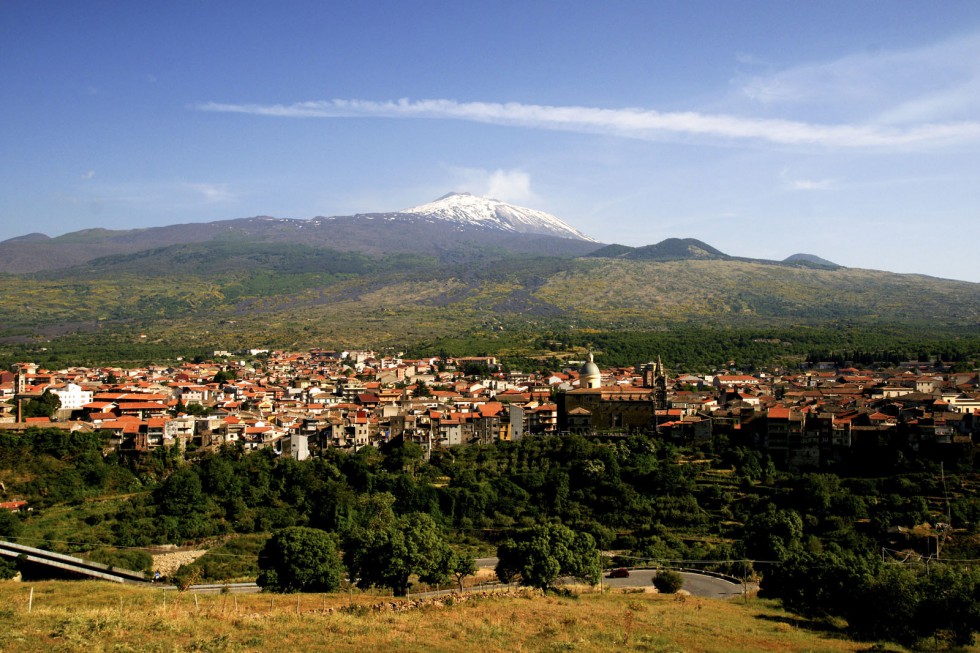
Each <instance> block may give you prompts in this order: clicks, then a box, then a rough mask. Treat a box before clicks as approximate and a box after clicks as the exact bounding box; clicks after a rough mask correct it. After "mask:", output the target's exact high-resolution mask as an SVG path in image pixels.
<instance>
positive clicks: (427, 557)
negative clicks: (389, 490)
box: [344, 495, 455, 596]
mask: <svg viewBox="0 0 980 653" xmlns="http://www.w3.org/2000/svg"><path fill="white" fill-rule="evenodd" d="M389 496H390V495H389ZM388 513H389V514H390V504H389V509H388ZM377 516H378V515H377V514H372V515H370V519H371V523H369V524H368V525H367V526H361V525H358V526H355V527H354V528H352V529H351V532H350V533H349V534H348V536H347V537H346V538H345V540H344V561H345V562H346V563H347V568H348V569H349V570H350V575H351V578H352V579H356V580H357V583H358V584H359V585H361V586H363V587H390V588H391V590H392V591H393V592H394V594H395V595H396V596H404V595H405V594H406V593H407V592H408V588H409V579H410V577H411V576H413V575H415V576H417V577H418V579H419V581H421V582H423V583H431V584H438V583H443V582H445V581H446V580H447V579H448V578H449V574H450V572H451V571H452V565H453V562H454V560H453V559H454V557H455V554H454V553H453V551H452V549H450V548H449V544H448V543H447V542H446V539H445V537H444V535H443V533H442V530H441V529H440V528H439V526H438V525H437V524H436V523H435V521H433V519H432V517H431V516H430V515H428V514H426V513H411V514H408V515H402V516H399V517H396V518H394V519H393V520H387V521H381V520H378V519H377Z"/></svg>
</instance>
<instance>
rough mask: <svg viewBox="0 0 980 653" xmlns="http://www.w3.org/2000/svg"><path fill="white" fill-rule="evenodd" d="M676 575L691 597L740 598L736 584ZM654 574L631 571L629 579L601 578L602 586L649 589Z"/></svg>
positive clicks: (738, 587) (739, 589)
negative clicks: (682, 580) (680, 578)
mask: <svg viewBox="0 0 980 653" xmlns="http://www.w3.org/2000/svg"><path fill="white" fill-rule="evenodd" d="M678 573H679V574H680V575H681V577H682V578H683V579H684V586H683V589H685V590H687V591H688V592H690V593H691V595H692V596H701V597H705V598H712V599H728V598H731V597H733V596H742V586H741V585H739V584H738V583H732V582H730V581H727V580H724V579H721V578H715V577H714V576H705V575H704V574H696V573H691V572H687V571H681V572H678ZM656 574H657V572H656V571H654V570H653V569H631V570H630V575H629V578H606V577H603V579H602V584H603V586H605V587H622V588H625V587H649V586H650V585H652V584H653V577H654V576H655V575H656Z"/></svg>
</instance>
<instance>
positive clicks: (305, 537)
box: [256, 526, 344, 592]
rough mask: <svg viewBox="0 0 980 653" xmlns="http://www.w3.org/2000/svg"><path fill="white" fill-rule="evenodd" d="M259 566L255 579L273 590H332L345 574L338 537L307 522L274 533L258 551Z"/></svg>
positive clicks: (263, 586) (338, 585)
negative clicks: (308, 524)
mask: <svg viewBox="0 0 980 653" xmlns="http://www.w3.org/2000/svg"><path fill="white" fill-rule="evenodd" d="M259 569H260V573H259V577H258V579H257V581H256V582H257V583H258V585H259V586H260V587H261V588H262V589H264V590H270V591H273V592H333V591H334V590H336V589H337V588H338V587H340V581H341V579H342V578H343V576H344V567H343V564H342V562H341V559H340V554H339V553H338V551H337V540H336V538H335V537H334V536H333V535H332V534H330V533H327V532H326V531H321V530H319V529H317V528H307V527H305V526H293V527H290V528H284V529H282V530H279V531H276V532H275V533H273V534H272V537H270V538H269V540H268V541H267V542H266V544H265V546H264V547H263V549H262V552H261V553H260V554H259Z"/></svg>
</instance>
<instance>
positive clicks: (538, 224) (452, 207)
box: [398, 193, 598, 243]
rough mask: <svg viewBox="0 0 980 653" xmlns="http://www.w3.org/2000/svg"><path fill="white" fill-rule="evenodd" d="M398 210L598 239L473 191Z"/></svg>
mask: <svg viewBox="0 0 980 653" xmlns="http://www.w3.org/2000/svg"><path fill="white" fill-rule="evenodd" d="M398 213H410V214H414V215H420V216H425V217H427V218H435V219H439V220H447V221H449V222H455V223H457V224H461V225H472V226H476V227H480V228H483V229H497V230H501V231H510V232H514V233H523V234H542V235H547V236H558V237H560V238H574V239H577V240H584V241H587V242H590V243H595V242H598V241H597V240H595V239H594V238H591V237H590V236H586V235H585V234H583V233H582V232H581V231H579V230H577V229H575V228H574V227H572V226H570V225H569V224H568V223H566V222H564V221H563V220H561V219H559V218H556V217H555V216H553V215H551V214H550V213H545V212H544V211H536V210H534V209H528V208H525V207H522V206H515V205H513V204H507V203H506V202H501V201H499V200H495V199H490V198H488V197H478V196H476V195H471V194H470V193H449V194H448V195H443V196H442V197H440V198H439V199H437V200H436V201H434V202H429V203H428V204H421V205H419V206H413V207H412V208H409V209H402V210H401V211H398Z"/></svg>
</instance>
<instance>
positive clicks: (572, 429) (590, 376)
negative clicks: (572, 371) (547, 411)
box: [556, 352, 667, 433]
mask: <svg viewBox="0 0 980 653" xmlns="http://www.w3.org/2000/svg"><path fill="white" fill-rule="evenodd" d="M640 371H641V372H642V378H643V385H642V386H624V385H609V386H603V385H602V374H601V373H600V371H599V367H598V366H597V365H596V364H595V361H594V359H593V355H592V352H589V358H588V360H587V361H586V362H585V364H583V365H582V367H581V368H579V387H578V388H576V389H575V390H569V391H567V392H563V393H560V394H559V395H558V396H557V397H556V399H557V403H558V430H559V431H566V432H569V433H595V432H598V431H627V432H644V433H646V432H651V431H654V430H656V411H658V410H664V409H665V408H666V407H667V377H666V374H665V371H664V367H663V363H662V362H661V361H660V360H659V359H658V360H657V362H656V363H647V364H645V365H643V367H642V369H641V370H640Z"/></svg>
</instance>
